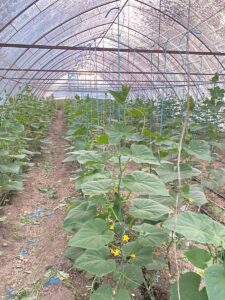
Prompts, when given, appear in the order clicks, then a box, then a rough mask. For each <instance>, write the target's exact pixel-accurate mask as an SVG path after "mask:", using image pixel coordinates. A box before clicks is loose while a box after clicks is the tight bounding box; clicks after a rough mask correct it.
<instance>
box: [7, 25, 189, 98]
mask: <svg viewBox="0 0 225 300" xmlns="http://www.w3.org/2000/svg"><path fill="white" fill-rule="evenodd" d="M110 24H112V23H111V22H109V23H104V24H101V25H98V26H95V28H96V27H101V26H106V25H110ZM122 26H124V25H122ZM124 27H125V28H127V29H131V31H134V32H135V33H137V34H140V35H141V36H144V37H145V38H148V37H147V36H146V35H143V34H141V33H140V32H139V31H137V30H135V29H133V28H131V27H128V26H124ZM93 28H94V27H91V28H88V29H85V30H83V31H81V32H78V33H76V34H75V35H73V36H69V37H67V38H66V39H65V40H63V41H61V42H60V43H63V42H65V41H67V40H69V39H71V38H72V37H74V36H76V35H79V34H81V33H83V32H86V31H89V30H92V29H93ZM137 38H138V37H137ZM148 39H149V40H151V39H150V38H148ZM113 41H114V42H115V40H113ZM151 41H152V40H151ZM86 42H87V41H86ZM88 42H89V41H88ZM121 44H122V43H121ZM78 45H79V44H78ZM124 45H125V46H127V45H126V44H124ZM158 46H159V47H161V45H158ZM132 50H133V49H132ZM50 51H51V50H49V51H47V52H46V53H44V54H43V55H42V56H41V57H40V58H38V59H37V60H36V61H35V62H34V63H33V64H32V65H31V67H32V66H33V65H34V64H36V63H37V62H38V61H39V60H40V59H41V58H43V57H44V56H45V55H47V54H48V52H50ZM134 52H135V49H134ZM63 53H65V51H64V52H62V53H60V54H58V55H56V56H55V57H54V58H52V59H51V61H52V60H54V59H55V58H57V57H58V56H59V55H62V54H63ZM165 53H166V52H165ZM138 54H140V53H138ZM33 55H35V53H34V54H33ZM71 56H72V55H71ZM171 56H172V58H173V60H175V61H176V63H177V64H178V66H180V67H181V64H180V62H179V61H178V60H177V59H176V58H175V57H174V56H173V55H171ZM142 57H143V58H144V59H146V60H147V61H148V62H150V61H149V59H147V58H146V57H145V56H144V55H142ZM27 60H28V59H27ZM27 60H26V61H27ZM25 63H26V62H25ZM171 63H172V62H171ZM151 64H152V62H151ZM45 66H46V65H44V67H45ZM154 66H155V68H157V67H156V65H154ZM157 69H158V68H157ZM181 69H184V68H182V67H181ZM158 70H159V69H158ZM160 73H161V75H163V77H165V79H166V76H165V74H163V72H160ZM24 75H26V74H24ZM34 76H35V75H33V77H34ZM33 77H32V78H33ZM166 81H167V82H168V83H169V81H168V80H167V79H166ZM192 81H193V80H192ZM16 86H17V84H16V85H15V87H14V88H16ZM14 88H13V90H14ZM171 88H173V87H172V86H171ZM13 90H12V91H13ZM12 91H11V92H12Z"/></svg>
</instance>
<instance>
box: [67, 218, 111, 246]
mask: <svg viewBox="0 0 225 300" xmlns="http://www.w3.org/2000/svg"><path fill="white" fill-rule="evenodd" d="M113 238H114V233H113V232H112V231H111V230H108V229H107V223H106V222H105V221H104V220H102V219H95V220H90V221H88V222H86V223H85V224H84V225H83V226H82V227H81V228H80V229H79V230H78V232H77V233H76V234H75V235H74V237H72V238H71V239H70V240H69V246H71V247H78V248H84V249H92V250H98V249H101V248H103V247H104V246H105V245H106V244H108V243H110V242H112V241H113Z"/></svg>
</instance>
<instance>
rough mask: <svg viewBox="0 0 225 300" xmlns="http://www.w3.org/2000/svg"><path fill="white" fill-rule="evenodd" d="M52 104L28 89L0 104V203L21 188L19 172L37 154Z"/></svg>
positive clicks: (50, 114) (52, 110) (42, 143)
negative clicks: (38, 97)
mask: <svg viewBox="0 0 225 300" xmlns="http://www.w3.org/2000/svg"><path fill="white" fill-rule="evenodd" d="M54 109H55V103H54V101H52V99H46V100H44V99H43V100H40V99H37V98H36V97H35V96H34V95H33V94H32V91H31V90H30V89H29V88H25V89H23V90H21V92H20V93H19V94H18V96H16V97H12V96H8V97H7V99H6V100H5V103H4V104H2V105H0V204H3V203H4V201H5V199H6V197H7V196H8V194H9V193H11V192H14V191H21V190H22V189H23V171H24V169H25V168H26V167H28V166H31V165H32V163H31V161H32V158H33V157H34V156H35V155H38V154H40V150H41V147H42V146H43V145H44V143H45V140H44V139H45V137H46V134H47V130H48V126H49V122H50V120H51V118H52V116H53V113H54Z"/></svg>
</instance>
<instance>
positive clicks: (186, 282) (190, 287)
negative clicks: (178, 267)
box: [170, 272, 224, 300]
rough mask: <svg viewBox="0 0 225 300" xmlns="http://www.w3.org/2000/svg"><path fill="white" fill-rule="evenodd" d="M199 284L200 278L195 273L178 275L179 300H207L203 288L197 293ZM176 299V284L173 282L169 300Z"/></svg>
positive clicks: (214, 299)
mask: <svg viewBox="0 0 225 300" xmlns="http://www.w3.org/2000/svg"><path fill="white" fill-rule="evenodd" d="M200 282H201V277H200V276H199V275H198V274H196V273H193V272H188V273H185V274H182V275H180V280H179V291H180V300H208V297H207V294H206V290H205V288H203V289H202V290H201V291H199V286H200ZM178 299H179V297H178V291H177V283H176V282H175V283H174V284H173V285H172V287H171V292H170V300H178ZM217 299H218V298H212V300H217ZM223 299H224V298H223ZM218 300H219V299H218ZM221 300H222V299H221Z"/></svg>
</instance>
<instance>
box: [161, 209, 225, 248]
mask: <svg viewBox="0 0 225 300" xmlns="http://www.w3.org/2000/svg"><path fill="white" fill-rule="evenodd" d="M164 226H165V227H166V228H168V229H170V230H172V231H176V232H177V233H179V234H182V235H183V236H184V237H185V238H186V239H187V240H190V241H196V242H198V243H203V244H214V245H215V246H216V245H217V246H218V245H220V244H221V243H223V242H224V239H225V226H223V225H222V224H220V223H218V222H216V221H214V220H212V219H211V218H210V217H208V216H206V215H202V214H198V213H194V212H190V211H187V212H183V213H181V214H180V215H178V216H177V218H176V217H173V218H172V219H169V220H166V221H165V222H164Z"/></svg>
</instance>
